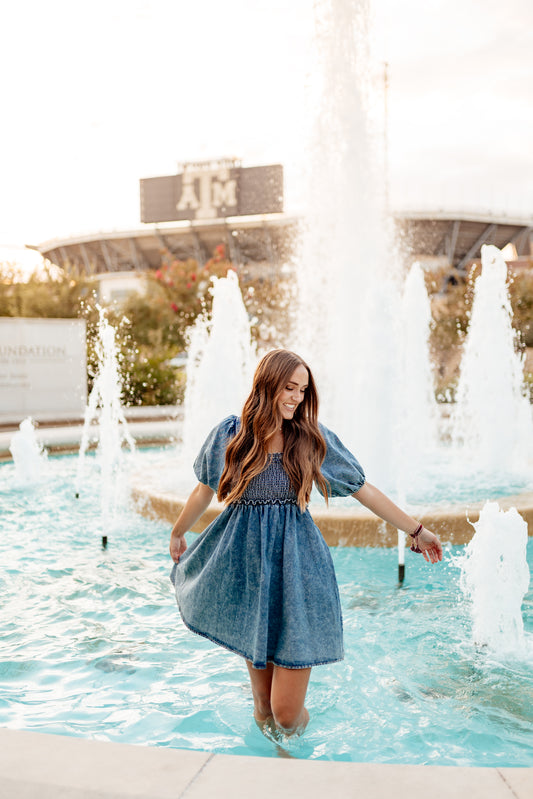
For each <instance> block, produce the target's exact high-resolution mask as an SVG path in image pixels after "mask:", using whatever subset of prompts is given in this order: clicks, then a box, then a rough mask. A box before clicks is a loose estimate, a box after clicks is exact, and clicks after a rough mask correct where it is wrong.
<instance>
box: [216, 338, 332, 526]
mask: <svg viewBox="0 0 533 799" xmlns="http://www.w3.org/2000/svg"><path fill="white" fill-rule="evenodd" d="M298 366H303V367H304V368H305V369H307V373H308V375H309V382H308V386H307V388H306V390H305V394H304V399H303V400H302V401H301V402H300V403H299V405H298V406H297V408H296V410H295V412H294V416H293V418H292V419H284V418H283V416H282V415H281V412H280V410H279V407H278V401H279V397H280V395H281V392H282V391H283V390H284V388H285V387H286V385H287V383H288V382H289V381H290V379H291V377H292V375H293V373H294V370H295V369H296V368H297V367H298ZM317 416H318V393H317V390H316V385H315V381H314V379H313V375H312V374H311V370H310V369H309V367H308V366H307V364H306V363H305V362H304V361H303V360H302V359H301V358H300V357H299V356H298V355H296V354H295V353H294V352H290V351H289V350H273V351H272V352H269V353H268V354H267V355H265V356H264V358H262V359H261V361H260V362H259V365H258V367H257V369H256V371H255V375H254V381H253V385H252V390H251V392H250V396H249V397H248V399H247V400H246V402H245V403H244V407H243V410H242V416H241V427H240V430H239V432H238V433H237V435H236V436H235V438H233V439H232V441H231V442H230V443H229V444H228V447H227V450H226V462H225V466H224V471H223V472H222V476H221V478H220V483H219V486H218V494H217V497H218V499H219V501H224V502H225V503H226V504H230V503H232V502H235V501H236V500H238V499H239V497H240V496H242V494H243V492H244V490H245V489H246V486H247V485H248V483H249V482H250V480H252V478H253V477H255V476H256V475H258V474H260V472H262V471H263V469H264V468H265V467H266V465H267V462H268V450H267V447H268V441H269V440H270V439H271V438H272V437H273V436H274V435H275V433H276V430H279V429H283V438H284V447H283V468H284V469H285V471H286V472H287V475H288V476H289V479H290V481H291V485H292V487H293V488H294V490H295V491H296V494H297V497H298V500H297V501H298V506H299V507H300V509H301V510H304V509H305V507H306V505H307V503H308V502H309V498H310V496H311V489H312V487H313V482H316V483H317V484H318V486H319V488H320V490H321V491H322V493H323V495H324V496H325V497H326V501H327V497H328V494H329V490H328V489H329V486H328V483H327V481H326V479H325V478H324V476H323V475H322V473H321V471H320V466H321V464H322V461H323V460H324V457H325V455H326V442H325V441H324V438H323V436H322V434H321V432H320V429H319V427H318V421H317Z"/></svg>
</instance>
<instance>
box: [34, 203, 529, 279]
mask: <svg viewBox="0 0 533 799" xmlns="http://www.w3.org/2000/svg"><path fill="white" fill-rule="evenodd" d="M300 221H301V220H300V219H299V218H298V217H296V216H289V215H287V214H284V213H277V214H262V215H254V216H238V217H231V218H225V219H213V220H207V221H201V220H195V221H185V222H163V223H159V224H145V225H141V226H140V227H139V228H135V229H133V230H115V231H106V232H104V231H101V232H96V233H91V234H87V235H83V236H73V237H70V238H66V239H55V240H52V241H47V242H44V243H42V244H39V245H37V246H32V247H31V249H35V250H38V251H39V252H40V253H41V254H42V255H43V257H45V258H47V259H48V260H50V261H52V262H53V263H55V264H57V265H58V266H61V267H63V268H65V269H68V270H73V271H77V272H79V273H81V274H87V275H95V274H99V273H109V272H123V271H130V270H136V271H145V270H147V269H155V268H157V267H158V266H160V264H161V255H162V253H163V252H164V251H169V252H171V253H172V254H173V255H175V256H176V257H177V258H180V259H186V258H195V259H196V260H197V261H198V262H199V263H200V264H203V263H205V261H206V260H208V259H209V258H210V257H211V255H212V254H213V252H214V249H215V247H216V246H217V245H219V244H221V243H223V244H225V245H226V247H227V254H228V257H229V258H230V259H231V260H232V261H233V262H234V263H236V264H246V263H250V262H252V263H261V262H266V263H269V264H270V265H272V266H275V265H278V264H282V263H287V262H288V261H290V260H291V257H292V255H293V253H294V249H295V241H296V237H297V235H298V232H299V226H300ZM394 226H395V230H396V235H397V239H398V241H399V243H400V249H401V252H402V253H403V254H404V256H405V257H406V258H407V259H409V260H411V259H414V258H417V257H418V258H420V257H427V256H441V257H445V258H446V259H447V260H448V262H449V264H450V265H452V266H454V267H456V268H457V269H459V270H462V269H465V268H466V266H467V264H468V263H469V262H470V261H471V260H472V259H475V258H478V257H479V254H480V250H481V246H482V245H483V244H494V245H496V246H497V247H499V248H500V249H503V247H505V246H506V245H507V244H509V243H512V244H514V246H515V247H516V250H517V254H518V255H529V254H530V252H531V245H530V241H531V238H532V233H533V217H529V218H512V217H507V216H505V215H494V214H491V213H479V214H473V213H470V212H450V211H404V212H401V213H396V214H394Z"/></svg>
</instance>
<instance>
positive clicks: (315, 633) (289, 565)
mask: <svg viewBox="0 0 533 799" xmlns="http://www.w3.org/2000/svg"><path fill="white" fill-rule="evenodd" d="M317 414H318V395H317V391H316V387H315V382H314V380H313V376H312V374H311V370H310V369H309V367H308V366H307V364H305V363H304V361H303V360H302V359H301V358H299V357H298V356H297V355H295V354H294V353H293V352H289V351H288V350H275V351H273V352H269V353H268V354H267V355H265V357H264V358H263V359H262V360H261V362H260V363H259V366H258V367H257V370H256V373H255V376H254V381H253V387H252V391H251V393H250V396H249V397H248V399H247V400H246V402H245V404H244V408H243V411H242V416H241V418H240V419H239V418H238V417H236V416H230V417H228V418H227V419H224V421H223V422H221V424H219V425H218V426H217V427H215V429H214V430H212V431H211V433H210V434H209V436H208V438H207V440H206V442H205V444H204V445H203V447H202V449H201V451H200V453H199V455H198V457H197V459H196V461H195V463H194V470H195V474H196V476H197V478H198V480H199V483H198V485H197V486H196V488H194V490H193V491H192V493H191V495H190V497H189V499H188V500H187V502H186V504H185V506H184V508H183V510H182V512H181V514H180V516H179V518H178V520H177V521H176V524H175V525H174V528H173V530H172V534H171V539H170V554H171V556H172V559H173V560H174V561H175V565H174V567H173V570H172V575H171V580H172V582H173V583H174V586H175V589H176V597H177V601H178V605H179V608H180V612H181V615H182V618H183V620H184V622H185V624H186V625H187V627H189V629H191V630H192V631H193V632H196V633H199V634H200V635H203V636H205V637H206V638H209V639H210V640H211V641H214V642H215V643H217V644H220V645H221V646H223V647H225V648H227V649H230V650H231V651H233V652H236V653H238V654H240V655H242V656H243V657H244V658H245V660H246V665H247V667H248V671H249V675H250V681H251V685H252V693H253V697H254V717H255V719H256V721H257V723H258V724H259V726H260V727H262V728H264V727H265V725H267V726H268V727H269V728H273V729H274V730H279V731H281V732H283V733H285V734H292V733H294V732H300V731H302V730H303V729H304V728H305V726H306V724H307V722H308V721H309V714H308V712H307V710H306V708H305V706H304V701H305V695H306V692H307V685H308V683H309V677H310V674H311V668H312V667H313V666H317V665H321V664H325V663H333V662H335V661H337V660H341V659H342V658H343V656H344V651H343V641H342V616H341V608H340V601H339V592H338V587H337V582H336V579H335V572H334V568H333V562H332V559H331V555H330V553H329V549H328V547H327V545H326V543H325V542H324V539H323V537H322V535H321V533H320V531H319V530H318V528H317V527H316V525H315V524H314V522H313V520H312V518H311V516H310V514H309V511H308V510H307V504H308V502H309V498H310V495H311V489H312V486H313V483H316V485H317V487H318V489H319V490H320V492H321V493H322V494H323V495H324V496H325V497H326V498H327V497H328V496H348V495H349V494H352V495H353V496H354V497H355V498H356V499H358V500H359V502H361V503H362V504H363V505H365V506H366V507H367V508H369V509H370V510H371V511H373V512H374V513H375V514H377V515H378V516H380V517H381V518H382V519H384V520H385V521H387V522H389V523H390V524H392V525H394V526H395V527H397V528H399V529H400V530H403V531H404V532H405V533H408V534H409V535H411V536H413V546H412V547H411V549H413V550H414V551H416V552H421V553H422V554H423V556H424V558H425V559H426V560H427V561H428V562H431V563H436V562H437V561H439V560H442V546H441V544H440V541H439V539H438V538H437V536H435V535H434V534H433V533H431V532H429V530H426V529H425V528H424V527H422V525H421V524H419V523H418V522H417V521H416V520H415V519H413V518H411V517H410V516H409V515H408V514H406V513H404V512H403V511H402V510H400V508H398V507H397V506H396V505H395V504H394V503H393V502H392V501H391V500H390V499H388V498H387V497H386V496H385V495H384V494H382V493H381V491H379V490H378V489H377V488H375V487H374V486H372V485H370V484H369V483H367V482H366V481H365V476H364V473H363V470H362V468H361V466H360V465H359V463H358V461H357V460H356V458H355V457H354V456H353V455H352V454H351V452H349V451H348V450H347V449H346V448H345V447H344V446H343V444H342V443H341V442H340V441H339V439H338V438H337V437H336V436H335V435H334V433H332V432H331V431H330V430H328V429H327V428H326V427H324V426H323V425H321V424H319V423H318V421H317ZM215 492H216V493H217V497H218V499H219V500H220V501H222V502H224V503H225V505H226V507H225V509H224V510H223V512H222V513H221V514H220V515H219V516H218V517H217V518H216V519H215V521H213V522H212V523H211V524H210V525H209V527H207V529H206V530H205V531H204V532H203V534H202V535H201V536H199V537H198V538H197V539H196V541H195V542H194V543H193V544H192V546H191V547H189V549H187V544H186V543H185V538H184V536H185V533H186V532H187V531H188V530H190V529H191V527H192V526H193V525H194V524H195V522H196V521H197V520H198V519H199V518H200V516H201V515H202V513H203V512H204V511H205V510H206V508H207V506H208V505H209V503H210V502H211V499H212V498H213V495H214V493H215Z"/></svg>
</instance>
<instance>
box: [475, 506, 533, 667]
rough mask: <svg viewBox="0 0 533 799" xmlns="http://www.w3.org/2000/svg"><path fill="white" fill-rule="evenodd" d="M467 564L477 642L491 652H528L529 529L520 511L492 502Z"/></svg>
mask: <svg viewBox="0 0 533 799" xmlns="http://www.w3.org/2000/svg"><path fill="white" fill-rule="evenodd" d="M473 527H474V529H475V534H474V536H473V538H472V540H471V541H470V542H469V544H468V545H467V546H466V548H465V553H464V555H463V556H462V558H461V559H460V560H461V569H462V574H461V588H462V589H463V592H464V594H465V596H466V597H467V599H468V600H469V601H470V603H471V609H472V621H473V625H472V627H473V629H472V633H473V639H474V643H475V644H476V645H477V646H481V647H487V648H488V649H489V650H490V651H491V653H494V654H498V655H504V656H507V657H508V656H515V657H516V656H518V657H522V656H524V655H525V654H526V652H527V645H526V639H525V636H524V623H523V620H522V601H523V599H524V596H525V594H526V592H527V590H528V588H529V567H528V564H527V560H526V546H527V537H528V535H527V524H526V523H525V521H524V520H523V519H522V517H521V516H520V515H519V514H518V513H517V512H516V510H515V509H514V508H511V509H510V510H508V511H506V512H505V511H502V510H501V509H500V508H499V507H498V503H497V502H487V503H486V504H485V505H484V507H483V509H482V511H481V513H480V516H479V521H478V522H476V523H475V524H474V525H473Z"/></svg>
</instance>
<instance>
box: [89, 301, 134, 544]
mask: <svg viewBox="0 0 533 799" xmlns="http://www.w3.org/2000/svg"><path fill="white" fill-rule="evenodd" d="M99 313H100V318H99V322H98V339H97V343H96V356H97V370H96V377H95V379H94V383H93V388H92V390H91V393H90V396H89V401H88V403H87V407H86V409H85V418H84V424H83V432H82V438H81V443H80V454H79V460H78V474H77V481H76V495H79V493H80V490H82V487H83V467H84V459H85V454H86V452H87V449H88V447H89V443H90V441H91V440H97V441H98V448H97V455H98V460H99V463H100V475H101V489H100V510H101V514H102V529H103V531H104V533H105V532H106V531H107V530H108V529H109V527H110V524H111V518H112V514H113V510H114V509H115V506H116V503H117V500H118V497H119V492H120V489H121V487H122V483H121V480H120V474H121V471H122V467H123V445H124V444H127V446H128V447H129V449H130V451H131V452H133V451H134V449H135V441H134V440H133V438H132V436H131V435H130V433H129V431H128V425H127V422H126V419H125V417H124V412H123V410H122V406H121V401H120V396H121V393H122V379H121V375H120V369H119V365H118V353H117V345H116V339H115V330H114V328H113V327H112V326H111V325H110V324H109V322H108V321H107V319H106V317H105V314H104V311H103V309H101V308H100V309H99ZM93 421H97V426H96V428H95V426H94V425H93ZM95 430H96V436H94V435H92V433H93V432H94V431H95ZM103 538H104V539H105V540H104V543H106V541H107V538H106V535H104V536H103Z"/></svg>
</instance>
